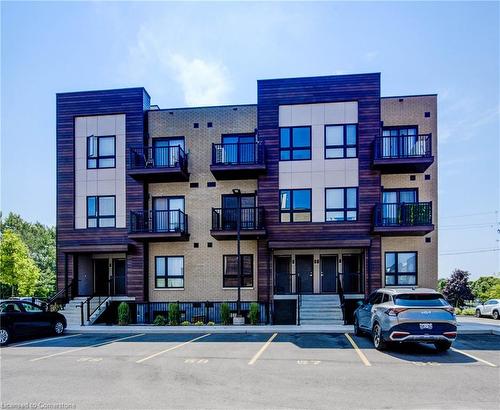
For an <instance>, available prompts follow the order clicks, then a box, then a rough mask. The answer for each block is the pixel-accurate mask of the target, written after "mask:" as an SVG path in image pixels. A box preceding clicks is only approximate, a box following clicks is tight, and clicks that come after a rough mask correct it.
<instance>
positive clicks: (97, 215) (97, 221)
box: [85, 195, 116, 229]
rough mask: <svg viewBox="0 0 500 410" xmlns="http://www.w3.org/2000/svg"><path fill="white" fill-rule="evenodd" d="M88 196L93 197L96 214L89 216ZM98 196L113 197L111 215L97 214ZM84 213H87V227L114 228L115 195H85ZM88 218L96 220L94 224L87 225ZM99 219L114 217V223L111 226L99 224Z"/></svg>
mask: <svg viewBox="0 0 500 410" xmlns="http://www.w3.org/2000/svg"><path fill="white" fill-rule="evenodd" d="M89 198H95V199H96V201H95V207H96V216H89ZM99 198H113V202H114V206H113V208H114V210H115V213H114V214H113V215H103V216H100V215H99ZM85 207H86V210H87V212H86V214H87V229H114V228H116V195H87V197H86V201H85ZM89 219H95V220H96V226H89ZM99 219H114V220H115V223H114V224H113V226H99Z"/></svg>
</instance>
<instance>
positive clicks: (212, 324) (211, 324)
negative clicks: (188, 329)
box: [207, 322, 215, 326]
mask: <svg viewBox="0 0 500 410" xmlns="http://www.w3.org/2000/svg"><path fill="white" fill-rule="evenodd" d="M207 326H215V323H214V322H208V323H207Z"/></svg>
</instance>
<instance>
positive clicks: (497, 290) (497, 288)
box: [486, 283, 500, 299]
mask: <svg viewBox="0 0 500 410" xmlns="http://www.w3.org/2000/svg"><path fill="white" fill-rule="evenodd" d="M487 296H488V297H487V298H486V299H500V283H497V284H496V285H494V286H492V287H491V288H490V289H489V290H488V293H487Z"/></svg>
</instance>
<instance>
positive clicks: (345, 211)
mask: <svg viewBox="0 0 500 410" xmlns="http://www.w3.org/2000/svg"><path fill="white" fill-rule="evenodd" d="M353 188H354V189H355V190H356V208H347V190H348V189H353ZM328 189H342V190H343V191H344V208H328V207H327V196H326V191H327V190H328ZM352 211H355V212H356V219H355V220H353V221H349V220H347V212H352ZM327 212H344V219H343V220H342V221H328V220H327V219H326V214H327ZM358 220H359V187H357V186H346V187H325V223H335V224H338V223H355V222H358Z"/></svg>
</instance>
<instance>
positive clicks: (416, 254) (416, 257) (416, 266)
mask: <svg viewBox="0 0 500 410" xmlns="http://www.w3.org/2000/svg"><path fill="white" fill-rule="evenodd" d="M390 253H394V254H395V255H396V259H395V266H396V271H395V272H394V273H389V274H388V273H387V254H390ZM400 253H414V254H415V272H398V255H399V254H400ZM399 275H402V276H410V275H414V276H415V284H414V285H407V284H402V285H400V284H399V283H398V276H399ZM387 276H394V279H395V283H394V284H393V285H388V284H387ZM417 285H418V252H417V251H386V252H385V253H384V286H390V287H395V286H406V287H407V286H417Z"/></svg>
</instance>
